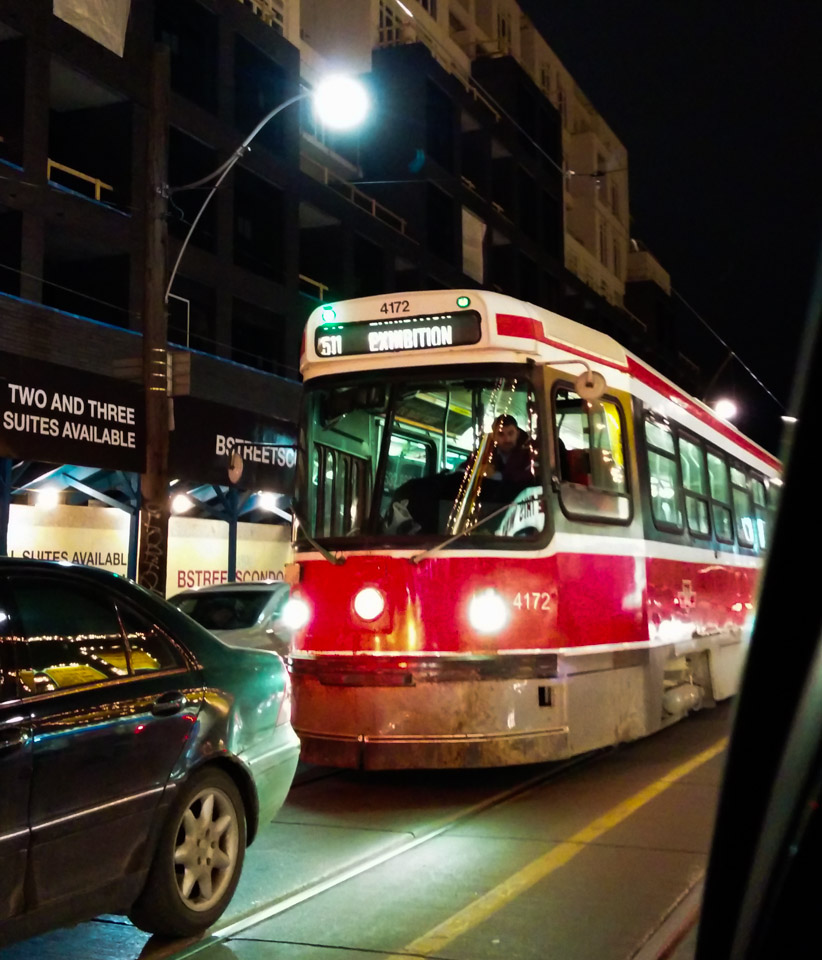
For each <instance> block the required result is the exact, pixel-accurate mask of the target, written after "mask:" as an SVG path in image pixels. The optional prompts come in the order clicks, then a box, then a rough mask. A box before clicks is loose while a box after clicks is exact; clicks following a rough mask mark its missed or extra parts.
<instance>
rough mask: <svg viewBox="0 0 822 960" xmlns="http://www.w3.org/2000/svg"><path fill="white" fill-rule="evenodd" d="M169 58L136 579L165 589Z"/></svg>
mask: <svg viewBox="0 0 822 960" xmlns="http://www.w3.org/2000/svg"><path fill="white" fill-rule="evenodd" d="M169 77H170V63H169V52H168V48H166V47H163V46H160V45H158V46H156V47H155V49H154V53H153V57H152V64H151V83H150V85H149V103H148V117H147V124H146V165H145V190H146V193H145V206H144V210H145V266H144V274H143V384H144V388H145V395H146V407H145V409H146V462H145V472H144V473H143V474H142V476H141V477H140V552H139V556H138V561H137V581H138V583H140V584H141V585H142V586H144V587H147V588H148V589H150V590H155V591H157V592H159V593H161V594H165V589H166V569H167V565H168V516H169V507H168V449H169V390H168V316H167V313H166V302H165V299H164V297H163V289H164V285H165V274H166V257H167V252H168V228H167V223H166V208H167V201H166V190H165V183H166V163H167V161H166V155H167V149H168V104H169Z"/></svg>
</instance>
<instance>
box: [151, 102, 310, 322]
mask: <svg viewBox="0 0 822 960" xmlns="http://www.w3.org/2000/svg"><path fill="white" fill-rule="evenodd" d="M310 96H311V91H310V90H304V91H303V92H302V93H297V94H295V95H294V96H293V97H289V98H288V100H284V101H283V102H282V103H281V104H280V105H279V106H277V107H274V109H273V110H271V111H269V113H267V114H266V115H265V116H264V117H263V119H262V120H260V122H259V123H258V124H257V126H256V127H254V129H253V130H252V131H251V133H249V135H248V136H247V137H246V138H245V140H243V142H242V143H241V144H240V146H239V147H237V149H236V150H235V151H234V153H232V154H231V156H230V157H229V158H228V160H226V161H225V163H223V164H222V165H221V166H219V167H217V169H216V170H214V171H212V172H211V173H210V174H209V175H208V176H207V177H203V178H202V179H201V180H195V181H194V182H193V183H186V184H183V186H181V187H174V188H173V189H169V190H168V191H167V192H168V194H169V195H170V194H172V193H179V192H180V191H181V190H193V189H194V188H195V187H200V186H202V185H203V184H205V183H208V182H209V181H210V180H213V179H214V177H217V176H219V179H218V180H217V182H216V183H215V184H214V186H213V187H212V188H211V190H210V191H209V192H208V196H207V197H206V198H205V200H203V205H202V206H201V207H200V209H199V210H198V211H197V216H196V217H195V218H194V220H193V222H192V224H191V226H190V227H189V229H188V233H187V234H186V236H185V240H183V243H182V246H181V247H180V250H179V252H178V254H177V259H176V260H175V261H174V267H173V269H172V271H171V276H170V277H169V278H168V286H167V287H166V293H165V297H164V298H163V299H164V300H165V302H166V303H168V298H169V294H170V293H171V285H172V284H173V283H174V278H175V277H176V276H177V270H178V268H179V266H180V261H181V260H182V259H183V254H184V253H185V252H186V247H187V246H188V241H189V240H190V239H191V235H192V234H193V233H194V231H195V230H196V229H197V224H198V223H199V222H200V217H202V215H203V212H204V211H205V208H206V207H207V206H208V204H209V202H210V200H211V198H212V197H213V196H214V194H215V193H216V191H217V188H218V187H219V186H220V184H221V183H222V182H223V180H225V178H226V177H227V176H228V174H229V172H230V170H231V168H232V167H233V166H234V164H235V163H236V162H237V161H238V160H239V159H240V157H241V156H242V155H243V154H244V153H245V152H246V150H247V149H248V145H249V144H250V143H251V141H252V140H253V139H254V137H256V136H257V134H258V133H259V132H260V130H262V128H263V127H264V126H265V125H266V124H267V123H268V121H269V120H271V118H272V117H276V115H277V114H278V113H279V112H280V111H281V110H285V108H286V107H290V106H291V104H292V103H296V102H297V101H298V100H305V99H306V97H310Z"/></svg>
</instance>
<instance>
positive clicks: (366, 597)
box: [354, 587, 385, 620]
mask: <svg viewBox="0 0 822 960" xmlns="http://www.w3.org/2000/svg"><path fill="white" fill-rule="evenodd" d="M383 610H385V597H384V596H383V595H382V594H381V593H380V591H379V590H378V589H377V588H376V587H363V588H362V590H360V592H359V593H358V594H357V596H356V597H354V612H355V613H356V614H357V616H358V617H360V619H362V620H376V619H377V617H378V616H379V615H380V614H381V613H382V612H383Z"/></svg>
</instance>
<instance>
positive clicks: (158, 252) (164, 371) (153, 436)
mask: <svg viewBox="0 0 822 960" xmlns="http://www.w3.org/2000/svg"><path fill="white" fill-rule="evenodd" d="M169 80H170V60H169V52H168V49H167V48H166V47H164V46H162V45H159V44H158V45H157V46H156V47H155V51H154V54H153V59H152V64H151V83H150V93H149V104H148V120H147V129H146V166H145V170H146V177H145V180H146V186H145V189H146V195H145V207H144V209H145V230H146V233H145V272H144V282H143V383H144V387H145V394H146V463H145V473H143V474H142V476H141V478H140V552H139V557H138V564H137V581H138V583H140V584H141V585H142V586H144V587H147V588H149V589H151V590H155V591H157V592H158V593H161V594H164V593H165V587H166V573H167V568H168V521H169V513H170V510H169V502H168V452H169V430H170V420H171V406H170V404H171V401H170V390H169V365H168V313H167V304H168V300H169V297H170V296H172V294H171V287H172V284H173V283H174V278H175V277H176V275H177V269H178V268H179V266H180V262H181V260H182V258H183V254H184V253H185V251H186V248H187V246H188V242H189V240H190V239H191V237H192V235H193V233H194V231H195V230H196V228H197V224H198V223H199V221H200V218H201V217H202V215H203V211H204V210H205V208H206V207H207V206H208V203H209V201H210V200H211V198H212V197H213V196H214V194H215V193H216V192H217V189H218V188H219V186H220V184H222V182H223V180H225V178H226V177H227V176H228V174H229V172H230V171H231V169H232V167H233V166H234V164H236V163H237V161H238V160H239V159H240V157H242V156H243V154H244V153H245V152H246V150H248V148H249V144H250V143H251V141H252V140H253V139H254V137H256V136H257V134H258V133H259V132H260V130H262V128H263V127H264V126H265V125H266V124H267V123H268V122H269V120H271V119H272V118H273V117H275V116H276V115H277V114H278V113H280V112H281V111H282V110H285V109H286V107H290V106H291V104H293V103H297V101H299V100H303V99H305V98H307V97H314V100H315V108H316V109H317V110H318V113H319V114H320V115H321V116H324V118H325V122H326V123H328V124H329V125H332V126H338V127H340V128H345V127H350V126H353V125H356V124H357V123H359V122H360V120H361V119H362V116H364V114H365V112H366V110H367V106H368V98H367V96H366V95H365V92H364V91H363V90H361V89H360V88H359V87H358V85H357V84H356V82H355V81H353V80H351V79H349V78H332V79H331V80H329V81H326V82H325V83H323V84H321V85H320V86H319V87H318V89H317V90H316V91H308V90H303V91H301V92H300V93H298V94H295V95H294V96H292V97H289V98H288V99H287V100H284V101H283V102H282V103H281V104H279V105H278V106H276V107H274V109H273V110H271V111H269V113H267V114H266V115H265V116H264V117H263V119H262V120H260V122H259V123H258V124H257V126H256V127H254V129H253V130H252V131H251V133H250V134H249V135H248V136H247V137H246V138H245V140H243V142H242V143H241V144H240V146H239V147H237V149H236V150H235V151H234V152H233V153H232V154H231V156H230V157H229V158H228V159H227V160H226V161H225V162H224V163H223V164H221V165H220V166H219V167H218V168H217V169H216V170H214V171H213V172H212V173H210V174H209V175H208V176H207V177H203V178H202V179H201V180H197V181H195V182H194V183H187V184H184V185H183V186H180V187H176V188H173V189H172V188H170V187H169V186H168V181H167V170H166V167H167V152H168V112H169V109H168V108H169V85H170V84H169ZM215 178H216V180H215ZM212 180H215V183H214V185H213V186H212V188H211V190H210V191H209V193H208V195H207V196H206V198H205V200H204V201H203V204H202V206H201V207H200V209H199V211H198V212H197V215H196V216H195V217H194V220H193V222H192V224H191V226H190V227H189V230H188V233H187V234H186V237H185V240H184V241H183V243H182V245H181V247H180V250H179V253H178V254H177V259H176V260H175V262H174V267H173V268H172V270H171V273H170V274H169V277H168V282H167V283H166V280H165V275H166V259H167V253H168V227H167V221H166V213H167V207H168V197H169V196H170V195H171V194H172V193H177V192H179V191H181V190H193V189H195V188H196V187H200V186H204V185H205V184H207V183H210V182H211V181H212ZM227 466H228V465H227Z"/></svg>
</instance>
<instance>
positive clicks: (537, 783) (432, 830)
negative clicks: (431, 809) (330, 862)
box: [152, 747, 612, 960]
mask: <svg viewBox="0 0 822 960" xmlns="http://www.w3.org/2000/svg"><path fill="white" fill-rule="evenodd" d="M611 750H612V748H610V747H608V748H605V749H604V750H596V751H592V752H591V753H585V754H582V755H581V756H577V757H572V758H571V759H569V760H565V761H561V762H558V763H554V764H552V765H551V769H550V770H547V771H544V772H542V773H539V774H537V775H536V776H533V777H530V778H529V779H527V780H524V781H523V782H522V783H519V784H517V785H516V786H514V787H509V788H507V789H506V790H502V791H500V792H499V793H495V794H494V795H493V796H491V797H488V798H487V799H485V800H481V801H480V802H479V803H474V804H472V805H471V806H469V807H465V808H464V809H462V810H458V811H455V812H454V813H452V814H450V815H449V816H447V817H445V818H443V819H441V820H439V821H437V822H436V823H434V824H433V825H432V826H430V827H429V828H427V829H426V830H425V831H424V832H423V833H421V834H420V835H419V836H417V837H412V838H411V839H410V840H400V841H397V842H396V843H394V844H392V845H391V846H390V847H389V848H388V849H386V850H383V851H382V852H381V853H377V854H372V855H371V856H368V857H365V858H363V859H362V860H357V861H355V862H354V863H352V864H349V865H348V866H346V867H343V868H342V869H340V870H337V871H336V872H334V873H332V874H331V875H330V876H328V877H325V878H324V879H322V880H319V881H315V882H311V883H308V884H306V885H305V886H303V887H301V888H299V889H297V890H295V891H294V892H292V893H289V894H285V895H283V896H279V897H277V898H276V899H275V900H272V901H271V902H270V903H267V904H264V905H263V906H261V907H257V908H256V909H255V910H253V911H251V912H249V913H247V914H245V915H243V916H240V917H239V918H237V919H235V920H232V921H230V922H229V923H226V924H225V925H224V926H220V925H219V924H218V925H217V926H216V927H215V928H212V930H211V932H210V933H209V934H208V936H206V937H205V938H203V939H201V940H197V941H195V942H193V943H191V942H188V943H187V944H186V945H185V946H184V947H183V948H182V949H180V950H178V951H175V952H169V953H166V952H165V951H163V952H162V953H158V954H157V955H156V958H157V960H159V958H160V957H162V958H163V960H187V958H189V957H194V956H196V954H198V953H202V952H203V951H204V950H208V949H209V947H213V946H215V945H216V944H219V943H224V942H225V941H226V940H230V939H231V938H232V937H236V936H237V935H238V934H240V933H244V932H245V931H247V930H249V929H251V928H252V927H255V926H257V925H258V924H260V923H264V922H265V921H266V920H270V919H271V918H272V917H276V916H278V915H279V914H281V913H285V912H286V910H290V909H291V908H292V907H296V906H298V905H300V904H302V903H306V902H307V901H308V900H311V899H313V898H314V897H317V896H319V895H320V894H322V893H325V892H326V891H328V890H331V889H333V888H334V887H338V886H339V885H340V884H342V883H345V882H346V881H347V880H351V879H352V878H353V877H358V876H361V875H362V874H364V873H367V872H368V871H369V870H373V869H375V868H376V867H379V866H382V864H384V863H387V862H388V861H390V860H394V859H395V858H397V857H401V856H402V855H403V854H405V853H408V851H409V850H414V849H415V848H416V847H420V846H422V845H423V844H425V843H429V842H430V841H431V840H435V839H436V838H437V837H441V836H442V835H443V834H444V833H447V832H448V831H449V830H453V829H454V827H456V826H458V825H461V824H462V823H464V822H465V821H466V820H470V819H471V818H472V817H475V816H476V815H477V814H479V813H482V812H483V811H485V810H490V809H491V808H493V807H498V806H501V805H502V804H504V803H507V802H508V801H509V800H512V799H513V798H514V797H520V796H522V795H524V794H526V793H529V792H530V791H532V790H536V789H537V788H538V787H541V786H542V785H543V784H545V783H547V782H549V781H551V780H555V779H557V778H559V777H561V776H563V775H564V774H565V773H567V772H568V771H569V770H570V769H574V768H576V767H579V766H582V765H585V764H588V763H591V762H592V761H593V760H595V759H597V758H599V757H600V756H602V755H603V754H604V753H609V752H611ZM329 776H333V774H329ZM314 779H321V778H320V777H317V778H314ZM303 782H312V781H311V780H310V779H309V780H307V781H303ZM153 956H154V954H152V957H153Z"/></svg>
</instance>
